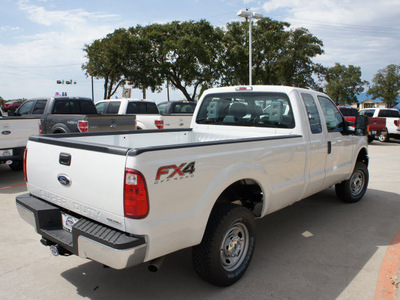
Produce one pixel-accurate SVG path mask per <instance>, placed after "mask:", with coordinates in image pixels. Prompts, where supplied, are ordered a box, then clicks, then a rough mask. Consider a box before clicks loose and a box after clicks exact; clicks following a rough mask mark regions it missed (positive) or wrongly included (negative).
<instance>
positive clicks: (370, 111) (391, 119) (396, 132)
mask: <svg viewBox="0 0 400 300" xmlns="http://www.w3.org/2000/svg"><path fill="white" fill-rule="evenodd" d="M360 115H363V116H367V117H374V118H378V117H379V118H385V119H386V131H383V132H381V134H380V135H379V136H378V139H379V140H380V141H381V142H388V141H389V139H390V138H397V139H400V111H399V110H397V109H395V108H366V109H362V110H360Z"/></svg>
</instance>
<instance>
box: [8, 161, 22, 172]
mask: <svg viewBox="0 0 400 300" xmlns="http://www.w3.org/2000/svg"><path fill="white" fill-rule="evenodd" d="M8 166H9V167H10V168H11V170H13V171H22V169H23V168H24V164H23V163H22V160H13V161H12V163H11V164H9V165H8Z"/></svg>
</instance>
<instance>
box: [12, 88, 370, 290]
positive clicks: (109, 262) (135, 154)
mask: <svg viewBox="0 0 400 300" xmlns="http://www.w3.org/2000/svg"><path fill="white" fill-rule="evenodd" d="M366 124H367V121H366V117H364V116H358V117H357V119H356V122H355V128H354V127H351V126H349V123H348V122H347V121H346V120H345V119H344V118H343V116H342V114H341V113H340V112H339V110H338V108H337V107H336V106H335V104H334V103H333V102H332V101H331V100H330V99H329V97H328V96H327V95H325V94H323V93H319V92H314V91H311V90H306V89H300V88H293V87H283V86H244V87H239V86H237V87H225V88H217V89H210V90H207V91H205V92H204V93H203V95H202V97H201V99H200V101H199V103H198V105H197V106H196V109H195V111H194V115H193V118H192V121H191V126H190V128H186V129H164V130H150V131H144V130H141V131H131V132H126V131H120V132H102V133H87V134H85V135H79V134H73V133H72V134H66V135H51V136H46V135H36V136H31V137H30V138H29V141H28V144H27V148H26V150H25V153H26V155H25V160H24V164H25V177H26V182H27V188H28V193H27V194H25V195H20V196H18V197H17V199H16V204H17V208H18V212H19V214H20V216H21V217H22V218H23V219H24V220H25V221H27V222H28V223H29V224H31V225H32V226H33V228H34V230H35V231H36V232H37V233H38V234H39V235H40V236H41V242H42V244H43V245H45V246H49V247H50V249H51V251H52V253H53V254H54V255H58V254H75V255H78V256H80V257H82V258H87V259H91V260H94V261H97V262H99V263H101V264H104V265H106V266H109V267H112V268H115V269H124V268H128V267H131V266H134V265H138V264H141V263H149V264H150V266H153V267H154V266H157V265H159V263H160V261H161V260H162V258H163V257H164V256H165V255H168V254H169V253H172V252H175V251H178V250H181V249H184V248H188V247H192V249H193V250H192V257H193V265H194V269H195V271H196V272H197V274H198V275H199V276H200V277H201V278H202V279H204V280H206V281H208V282H210V283H212V284H216V285H221V286H227V285H231V284H233V283H234V282H236V281H237V280H239V279H240V278H241V277H242V276H243V275H244V273H245V272H246V269H247V268H248V267H249V265H250V261H251V259H252V256H253V253H254V251H255V245H256V236H255V219H258V218H262V217H265V216H266V215H268V214H270V213H272V212H274V211H277V210H279V209H282V208H284V207H286V206H288V205H291V204H293V203H295V202H296V201H299V200H301V199H303V198H306V197H308V196H310V195H313V194H315V193H318V192H319V191H321V190H323V189H326V188H329V187H331V186H335V191H336V194H337V196H338V198H339V199H341V200H343V201H345V202H348V203H354V202H357V201H359V200H361V199H362V197H363V196H364V194H365V192H366V190H367V186H368V178H369V175H368V161H369V159H368V144H367V138H366V134H367V132H366V129H367V125H366ZM43 153H46V155H45V156H44V155H43ZM322 200H323V199H321V201H322ZM271 242H273V241H271Z"/></svg>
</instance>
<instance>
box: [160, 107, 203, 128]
mask: <svg viewBox="0 0 400 300" xmlns="http://www.w3.org/2000/svg"><path fill="white" fill-rule="evenodd" d="M157 106H158V110H159V111H160V114H161V115H162V116H163V118H164V128H165V129H170V128H189V127H190V123H191V121H192V116H193V112H194V110H195V108H196V102H189V101H167V102H161V103H159V104H158V105H157Z"/></svg>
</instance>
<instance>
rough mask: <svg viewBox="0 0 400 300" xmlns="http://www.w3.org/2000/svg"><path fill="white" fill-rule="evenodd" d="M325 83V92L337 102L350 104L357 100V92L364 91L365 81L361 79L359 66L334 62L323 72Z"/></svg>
mask: <svg viewBox="0 0 400 300" xmlns="http://www.w3.org/2000/svg"><path fill="white" fill-rule="evenodd" d="M325 80H326V82H327V84H326V85H325V86H324V88H325V92H326V93H327V94H328V95H329V96H330V97H331V98H332V100H334V101H335V103H336V104H337V105H339V104H351V103H354V102H356V101H357V96H356V95H357V94H359V93H362V92H363V91H364V86H365V85H366V84H368V82H367V81H365V80H362V79H361V68H360V67H355V66H353V65H349V66H347V67H346V66H344V65H341V64H339V63H336V64H335V65H334V66H333V67H331V68H328V69H327V70H326V74H325Z"/></svg>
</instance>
